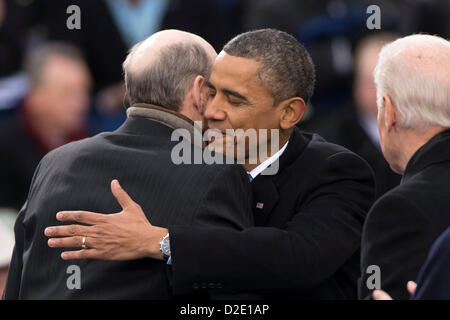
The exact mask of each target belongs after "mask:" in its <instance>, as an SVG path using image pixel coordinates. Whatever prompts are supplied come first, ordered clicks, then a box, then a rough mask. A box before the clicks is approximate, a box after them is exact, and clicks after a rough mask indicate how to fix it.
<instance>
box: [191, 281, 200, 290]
mask: <svg viewBox="0 0 450 320" xmlns="http://www.w3.org/2000/svg"><path fill="white" fill-rule="evenodd" d="M192 288H194V289H195V290H197V289H198V288H199V286H198V283H197V282H194V283H193V284H192Z"/></svg>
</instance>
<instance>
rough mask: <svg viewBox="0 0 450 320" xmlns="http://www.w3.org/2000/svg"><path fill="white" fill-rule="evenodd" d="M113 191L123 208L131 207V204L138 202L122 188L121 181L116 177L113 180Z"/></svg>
mask: <svg viewBox="0 0 450 320" xmlns="http://www.w3.org/2000/svg"><path fill="white" fill-rule="evenodd" d="M111 192H112V194H113V195H114V197H116V199H117V202H119V204H120V206H121V207H122V209H126V208H128V207H130V206H131V205H135V204H136V203H135V202H134V201H133V199H131V198H130V196H129V195H128V193H127V192H126V191H125V190H123V189H122V187H121V186H120V183H119V181H117V180H116V179H114V180H113V181H111Z"/></svg>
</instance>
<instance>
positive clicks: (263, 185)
mask: <svg viewBox="0 0 450 320" xmlns="http://www.w3.org/2000/svg"><path fill="white" fill-rule="evenodd" d="M310 139H311V137H310V138H307V137H306V136H304V135H303V134H302V133H301V132H300V130H298V128H294V130H293V132H292V135H291V137H290V139H289V144H288V146H287V148H286V150H285V151H284V153H283V154H282V155H281V157H280V158H279V159H278V160H277V161H276V162H274V163H273V164H272V166H273V165H276V164H278V173H277V174H275V175H267V174H265V173H267V171H268V170H269V168H270V166H269V167H268V168H267V169H265V170H264V171H263V172H261V174H259V175H258V176H257V177H256V178H255V179H254V180H253V181H252V189H253V213H254V217H255V224H256V226H265V225H267V222H268V221H269V218H270V217H271V214H272V213H273V212H274V211H275V210H276V206H277V204H278V202H279V199H280V197H279V191H278V190H279V189H280V187H281V185H282V183H283V180H284V179H289V178H290V177H284V178H283V170H284V169H285V168H287V167H289V166H290V165H291V164H292V163H293V162H294V161H295V160H296V159H298V157H299V156H300V155H301V154H302V152H303V150H304V149H305V148H306V146H307V144H308V143H309V140H310Z"/></svg>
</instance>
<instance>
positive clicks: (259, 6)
mask: <svg viewBox="0 0 450 320" xmlns="http://www.w3.org/2000/svg"><path fill="white" fill-rule="evenodd" d="M370 5H377V6H378V7H379V8H380V14H381V30H383V31H385V32H388V31H389V32H396V33H399V34H401V35H407V34H412V33H419V32H425V33H429V34H437V35H440V36H442V37H444V38H448V37H449V36H450V20H449V19H448V12H450V1H448V0H302V1H298V0H247V1H245V2H244V6H243V13H242V15H243V28H244V29H245V30H252V29H260V28H276V29H279V30H283V31H286V32H289V33H291V34H292V35H294V36H296V37H297V39H298V40H299V41H300V42H301V43H303V44H304V45H305V47H306V48H307V49H308V51H309V52H310V53H311V56H312V58H313V60H314V61H315V63H316V65H317V88H316V91H315V93H314V97H313V98H312V99H311V105H312V106H313V108H309V109H310V110H311V112H310V113H308V114H307V115H306V116H305V118H304V121H306V120H308V118H309V117H312V118H315V117H321V116H322V115H324V114H327V113H328V112H329V111H332V110H336V109H339V108H340V107H343V106H346V105H349V104H350V103H351V100H352V86H351V84H352V83H351V80H352V61H353V57H352V50H353V48H354V47H355V44H356V43H358V41H359V40H360V39H361V38H362V37H364V36H366V35H368V34H371V33H373V32H374V31H375V30H370V29H368V28H367V25H366V22H367V19H368V17H369V16H370V15H371V14H368V13H367V12H366V10H367V8H368V7H369V6H370Z"/></svg>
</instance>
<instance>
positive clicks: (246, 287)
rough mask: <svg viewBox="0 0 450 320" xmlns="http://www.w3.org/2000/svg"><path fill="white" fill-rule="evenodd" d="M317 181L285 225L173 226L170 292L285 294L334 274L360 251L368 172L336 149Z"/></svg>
mask: <svg viewBox="0 0 450 320" xmlns="http://www.w3.org/2000/svg"><path fill="white" fill-rule="evenodd" d="M315 178H316V181H318V182H317V183H315V185H316V187H315V188H314V189H313V190H311V191H310V193H309V195H308V197H307V199H306V200H305V201H303V203H302V205H301V206H299V207H298V208H297V210H298V211H297V212H296V214H295V215H294V216H293V218H292V219H291V221H289V222H288V223H287V224H286V225H285V226H284V227H283V228H274V227H251V228H246V229H244V230H233V229H226V228H221V227H209V228H201V227H196V228H186V227H181V226H180V227H175V228H172V230H171V231H170V232H171V245H172V259H173V263H174V283H173V288H174V293H175V294H178V293H180V294H181V293H187V292H189V291H192V288H193V287H195V284H197V283H212V284H217V285H216V288H221V290H222V291H223V292H228V293H238V292H255V293H260V294H263V293H268V294H271V293H279V292H283V293H288V292H295V291H297V290H303V289H307V288H310V287H313V286H315V285H318V284H320V283H321V282H323V281H324V280H326V279H327V278H329V277H330V276H332V275H333V274H334V273H335V272H336V270H337V269H339V268H340V267H341V266H342V265H343V264H344V263H345V262H346V261H347V260H348V259H349V258H350V257H351V256H353V255H354V254H355V253H356V252H357V251H358V250H359V248H360V241H361V231H362V224H363V221H364V218H365V215H366V213H367V211H368V209H369V207H370V205H371V204H372V201H373V197H374V191H375V187H374V181H373V174H372V171H371V169H370V167H369V166H368V165H367V163H366V162H365V161H363V160H362V159H361V158H359V157H357V156H356V155H354V154H353V153H349V152H341V153H337V154H334V155H332V156H330V157H328V158H327V160H326V161H324V163H323V165H322V167H321V168H319V169H318V171H317V176H316V177H315ZM172 241H173V242H172Z"/></svg>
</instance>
